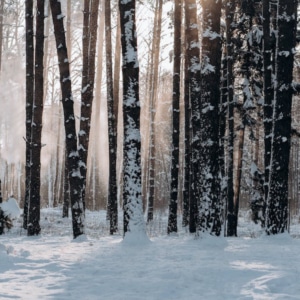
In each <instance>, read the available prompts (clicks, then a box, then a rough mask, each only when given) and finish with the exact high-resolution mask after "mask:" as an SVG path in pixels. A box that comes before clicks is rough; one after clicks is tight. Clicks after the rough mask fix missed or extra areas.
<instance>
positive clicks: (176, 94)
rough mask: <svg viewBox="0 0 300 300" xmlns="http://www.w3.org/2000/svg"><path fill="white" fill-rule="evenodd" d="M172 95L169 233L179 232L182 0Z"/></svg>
mask: <svg viewBox="0 0 300 300" xmlns="http://www.w3.org/2000/svg"><path fill="white" fill-rule="evenodd" d="M173 59H174V60H173V97H172V115H173V129H172V154H171V160H172V161H171V189H170V202H169V219H168V233H172V232H177V202H178V171H179V123H180V112H179V102H180V67H181V0H175V9H174V58H173Z"/></svg>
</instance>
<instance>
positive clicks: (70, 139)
mask: <svg viewBox="0 0 300 300" xmlns="http://www.w3.org/2000/svg"><path fill="white" fill-rule="evenodd" d="M50 6H51V13H52V20H53V26H54V34H55V41H56V47H57V56H58V62H59V63H58V65H59V72H60V85H61V92H62V104H63V110H64V123H65V135H66V151H67V160H68V162H67V165H68V170H69V183H70V198H71V210H72V224H73V236H74V238H76V237H78V236H80V235H82V234H84V208H83V202H82V194H81V191H82V180H81V174H80V167H79V164H80V159H79V155H78V149H77V135H76V128H75V115H74V100H73V96H72V85H71V77H70V69H69V60H68V52H67V46H66V38H65V30H64V24H63V19H62V18H61V17H60V16H61V15H62V11H61V3H60V1H59V0H50Z"/></svg>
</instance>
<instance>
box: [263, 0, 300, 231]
mask: <svg viewBox="0 0 300 300" xmlns="http://www.w3.org/2000/svg"><path fill="white" fill-rule="evenodd" d="M297 2H298V1H296V0H285V1H283V0H279V2H278V13H277V29H278V38H277V47H276V48H277V49H276V68H275V77H276V80H277V85H276V87H275V99H274V101H275V106H274V113H273V116H274V121H273V134H272V154H271V170H270V183H269V194H268V200H267V210H266V221H267V222H266V232H267V234H277V233H283V232H284V231H286V230H287V225H288V177H289V157H290V145H291V108H292V96H293V91H292V88H291V84H292V80H293V63H294V47H295V41H296V40H295V37H296V28H297V17H296V11H297V10H296V8H297Z"/></svg>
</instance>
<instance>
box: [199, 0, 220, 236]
mask: <svg viewBox="0 0 300 300" xmlns="http://www.w3.org/2000/svg"><path fill="white" fill-rule="evenodd" d="M201 5H202V9H203V37H202V62H201V63H202V66H201V105H202V109H201V122H200V129H201V145H202V149H201V150H202V151H201V153H200V160H199V162H200V178H199V179H200V182H198V184H200V186H199V188H200V198H199V204H198V207H199V220H198V230H199V231H200V232H209V233H210V234H212V235H216V236H219V235H220V233H221V229H222V228H221V213H222V203H220V202H221V201H220V174H219V172H220V170H219V165H218V163H219V159H218V155H219V100H220V68H221V36H220V19H221V1H217V2H215V3H211V1H210V0H202V1H201Z"/></svg>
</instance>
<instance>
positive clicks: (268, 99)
mask: <svg viewBox="0 0 300 300" xmlns="http://www.w3.org/2000/svg"><path fill="white" fill-rule="evenodd" d="M270 26H271V24H270V0H263V76H264V106H263V108H264V120H263V121H264V144H265V145H264V147H265V149H264V165H265V172H264V173H265V174H264V181H265V182H264V202H265V204H266V202H267V199H268V193H269V177H270V160H271V149H272V127H273V121H272V120H273V105H272V100H273V85H272V62H271V56H272V49H271V34H270ZM263 214H264V215H265V206H264V210H263Z"/></svg>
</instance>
